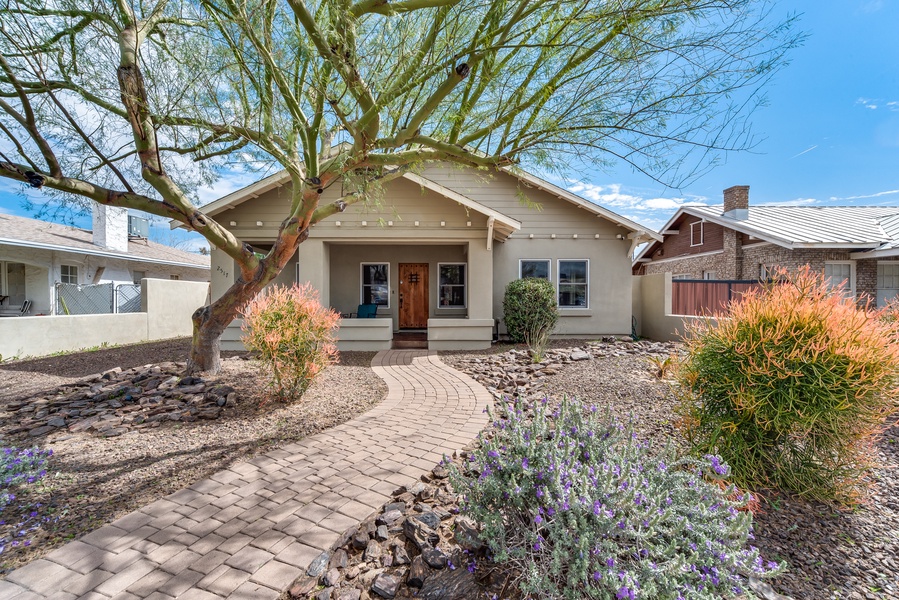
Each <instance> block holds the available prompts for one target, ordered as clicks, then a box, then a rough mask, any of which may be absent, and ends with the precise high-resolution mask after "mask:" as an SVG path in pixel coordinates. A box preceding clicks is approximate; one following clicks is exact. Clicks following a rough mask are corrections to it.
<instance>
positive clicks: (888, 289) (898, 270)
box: [877, 262, 899, 308]
mask: <svg viewBox="0 0 899 600" xmlns="http://www.w3.org/2000/svg"><path fill="white" fill-rule="evenodd" d="M897 297H899V262H882V263H877V307H878V308H881V307H884V306H886V305H887V304H888V303H890V302H892V301H894V300H895V299H896V298H897Z"/></svg>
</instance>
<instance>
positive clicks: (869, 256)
mask: <svg viewBox="0 0 899 600" xmlns="http://www.w3.org/2000/svg"><path fill="white" fill-rule="evenodd" d="M661 233H662V236H663V239H662V240H655V241H653V242H652V243H650V244H648V245H647V246H645V247H644V248H643V249H642V250H641V251H640V253H639V254H638V255H637V257H636V259H635V261H634V274H635V275H649V274H653V273H671V274H672V278H673V279H714V280H759V279H768V278H770V277H771V276H772V275H773V273H774V271H775V269H777V268H779V267H783V268H787V269H790V270H793V269H796V268H797V267H799V266H800V265H809V266H810V267H811V268H812V269H813V270H815V271H817V272H819V273H824V274H825V276H826V277H827V278H829V280H830V284H831V285H832V286H836V285H840V284H842V285H843V286H844V287H845V290H846V294H847V295H851V296H852V297H855V298H858V300H859V301H860V302H864V301H866V300H868V299H871V300H876V302H877V305H878V306H883V305H884V304H885V303H886V302H887V301H889V300H891V299H893V298H895V297H896V296H897V295H899V207H896V206H770V205H765V206H750V205H749V186H734V187H731V188H728V189H726V190H724V204H723V206H721V205H719V206H684V207H681V208H680V209H679V210H678V211H677V213H675V215H674V216H673V217H671V219H670V220H669V221H668V223H667V224H665V226H664V227H663V228H662V232H661Z"/></svg>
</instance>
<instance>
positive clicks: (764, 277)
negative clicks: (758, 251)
mask: <svg viewBox="0 0 899 600" xmlns="http://www.w3.org/2000/svg"><path fill="white" fill-rule="evenodd" d="M772 279H774V267H772V266H771V265H766V264H760V265H759V280H760V281H770V280H772Z"/></svg>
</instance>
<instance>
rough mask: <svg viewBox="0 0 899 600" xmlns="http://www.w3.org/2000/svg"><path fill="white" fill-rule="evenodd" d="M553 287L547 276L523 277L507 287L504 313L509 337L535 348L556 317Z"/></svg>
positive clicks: (554, 322)
mask: <svg viewBox="0 0 899 600" xmlns="http://www.w3.org/2000/svg"><path fill="white" fill-rule="evenodd" d="M557 307H558V304H557V303H556V289H555V288H554V287H553V284H552V283H550V282H549V281H547V280H546V279H537V278H533V277H526V278H524V279H516V280H515V281H513V282H511V283H510V284H509V285H507V286H506V294H505V296H504V297H503V314H504V317H503V318H504V321H505V323H506V330H507V331H508V333H509V339H511V340H512V341H513V342H515V343H516V344H521V343H526V344H527V345H528V347H530V348H531V350H536V349H537V348H538V347H539V346H540V345H541V341H542V345H544V346H545V344H546V340H547V339H548V338H549V334H550V333H552V330H553V329H554V328H555V326H556V322H557V321H558V320H559V310H558V308H557Z"/></svg>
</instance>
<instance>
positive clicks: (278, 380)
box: [243, 284, 340, 400]
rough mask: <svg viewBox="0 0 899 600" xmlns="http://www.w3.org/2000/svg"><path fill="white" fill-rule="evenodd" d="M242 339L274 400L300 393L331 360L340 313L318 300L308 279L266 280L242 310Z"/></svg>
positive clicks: (334, 359)
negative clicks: (259, 365)
mask: <svg viewBox="0 0 899 600" xmlns="http://www.w3.org/2000/svg"><path fill="white" fill-rule="evenodd" d="M243 319H244V323H243V343H244V346H246V347H247V350H250V351H252V352H256V353H257V355H258V358H259V360H260V362H261V363H262V366H263V369H264V371H265V372H266V374H267V375H268V376H269V378H270V386H271V389H272V393H273V395H274V396H275V397H276V398H277V399H279V400H290V399H293V398H296V397H298V396H301V395H302V394H303V392H305V391H306V388H308V387H309V384H311V383H312V380H313V379H315V377H316V376H317V375H319V374H320V373H321V372H322V371H323V370H324V369H325V368H326V367H327V366H328V365H330V364H332V363H334V362H336V361H337V343H336V332H337V327H338V325H339V322H340V315H339V314H338V313H336V312H334V311H333V310H332V309H330V308H325V307H323V306H322V305H321V304H320V303H319V301H318V291H317V290H315V289H314V288H313V287H312V286H311V285H309V284H306V285H302V286H298V285H293V286H291V287H286V286H277V285H276V286H272V287H270V288H268V289H267V290H266V291H265V293H264V294H260V295H258V296H257V297H256V298H254V299H253V300H251V301H250V302H249V304H247V306H246V307H245V308H244V310H243Z"/></svg>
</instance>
